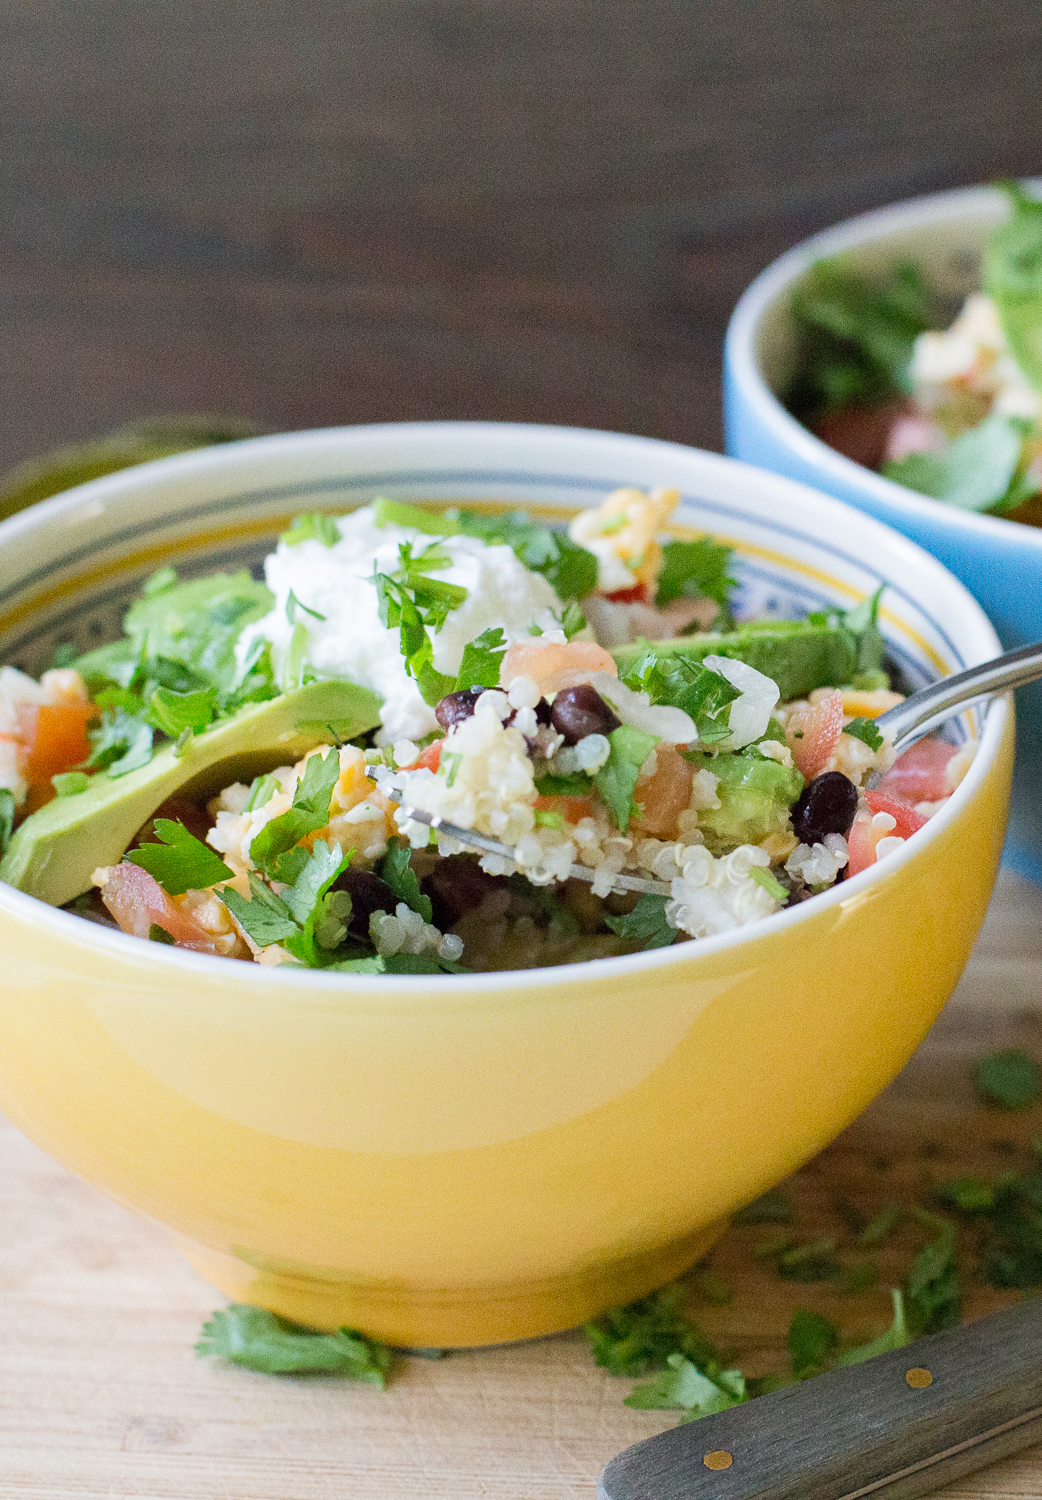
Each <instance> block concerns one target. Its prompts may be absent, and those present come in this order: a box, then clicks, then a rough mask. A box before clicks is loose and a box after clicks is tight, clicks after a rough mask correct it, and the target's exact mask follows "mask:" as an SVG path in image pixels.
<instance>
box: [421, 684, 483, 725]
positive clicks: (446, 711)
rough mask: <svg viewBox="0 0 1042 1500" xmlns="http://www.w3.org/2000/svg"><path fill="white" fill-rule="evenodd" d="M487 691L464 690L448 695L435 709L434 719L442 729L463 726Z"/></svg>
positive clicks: (474, 688)
mask: <svg viewBox="0 0 1042 1500" xmlns="http://www.w3.org/2000/svg"><path fill="white" fill-rule="evenodd" d="M486 691H487V689H485V688H483V687H469V688H462V689H461V690H460V691H459V692H458V693H446V694H445V697H444V698H442V699H441V700H440V701H439V702H438V703H437V704H436V705H435V709H434V717H435V718H436V719H437V721H438V723H439V724H440V725H441V727H442V729H445V730H449V729H451V728H452V727H453V725H455V724H462V723H463V720H464V719H469V718H470V716H471V714H472V713H473V712H474V705H475V703H476V702H477V701H478V699H479V698H480V697H481V695H482V693H484V692H486Z"/></svg>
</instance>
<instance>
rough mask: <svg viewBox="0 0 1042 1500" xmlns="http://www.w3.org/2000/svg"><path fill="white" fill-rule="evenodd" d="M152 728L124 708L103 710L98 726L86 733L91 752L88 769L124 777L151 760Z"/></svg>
mask: <svg viewBox="0 0 1042 1500" xmlns="http://www.w3.org/2000/svg"><path fill="white" fill-rule="evenodd" d="M152 733H153V731H152V725H151V724H148V723H146V722H145V720H144V719H143V718H139V717H138V716H137V715H136V714H133V713H128V712H127V710H126V709H125V708H116V709H106V710H105V712H104V713H103V714H102V716H101V723H100V724H99V725H98V726H97V727H96V728H94V729H89V730H88V731H87V737H88V738H89V740H90V742H91V745H92V746H93V749H92V750H91V753H90V756H89V758H88V760H87V765H88V766H94V767H98V768H99V769H103V770H106V771H108V773H109V775H110V776H125V775H126V774H127V773H128V771H136V770H137V769H138V767H139V766H147V765H148V763H149V761H150V760H151V759H152Z"/></svg>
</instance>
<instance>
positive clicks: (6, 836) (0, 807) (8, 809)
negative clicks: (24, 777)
mask: <svg viewBox="0 0 1042 1500" xmlns="http://www.w3.org/2000/svg"><path fill="white" fill-rule="evenodd" d="M13 832H14V792H12V791H11V790H10V789H9V788H8V787H6V786H5V787H0V854H6V853H7V846H8V844H9V843H10V842H11V835H12V833H13Z"/></svg>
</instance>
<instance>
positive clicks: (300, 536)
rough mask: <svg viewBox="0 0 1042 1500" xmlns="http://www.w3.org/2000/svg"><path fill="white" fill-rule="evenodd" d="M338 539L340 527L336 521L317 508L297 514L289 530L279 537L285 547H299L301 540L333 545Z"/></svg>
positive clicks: (328, 545)
mask: <svg viewBox="0 0 1042 1500" xmlns="http://www.w3.org/2000/svg"><path fill="white" fill-rule="evenodd" d="M339 540H340V527H339V526H338V525H337V523H336V521H335V520H334V519H333V517H332V516H327V515H323V513H322V512H321V511H317V510H312V511H308V512H307V514H306V515H303V516H297V518H296V519H295V520H294V522H293V525H292V526H291V527H290V528H289V530H288V531H284V532H283V533H282V535H281V536H280V537H279V541H280V542H285V544H286V546H287V547H299V546H300V543H301V542H321V543H322V545H323V547H335V546H336V544H337V542H339Z"/></svg>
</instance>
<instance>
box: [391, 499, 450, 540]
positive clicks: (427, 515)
mask: <svg viewBox="0 0 1042 1500" xmlns="http://www.w3.org/2000/svg"><path fill="white" fill-rule="evenodd" d="M373 525H374V526H401V527H403V528H404V529H405V530H406V531H422V532H425V533H426V534H427V535H428V536H458V535H459V526H458V525H457V523H456V522H455V521H454V520H452V519H451V517H450V515H449V513H448V512H446V511H443V510H427V509H426V507H425V506H422V505H405V504H403V502H402V501H400V500H382V499H381V500H374V501H373Z"/></svg>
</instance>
